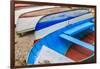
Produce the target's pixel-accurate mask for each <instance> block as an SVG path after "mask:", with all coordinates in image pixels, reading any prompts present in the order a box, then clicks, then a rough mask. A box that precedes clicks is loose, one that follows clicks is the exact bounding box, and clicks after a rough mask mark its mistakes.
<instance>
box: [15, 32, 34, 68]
mask: <svg viewBox="0 0 100 69" xmlns="http://www.w3.org/2000/svg"><path fill="white" fill-rule="evenodd" d="M33 35H34V32H33V31H32V32H29V33H27V34H24V35H23V36H22V37H19V35H17V34H16V33H15V65H16V66H20V65H21V66H22V65H25V64H26V59H27V55H28V53H29V50H30V49H31V47H32V46H33V40H34V36H33Z"/></svg>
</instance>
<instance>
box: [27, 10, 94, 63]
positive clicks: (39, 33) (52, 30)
mask: <svg viewBox="0 0 100 69" xmlns="http://www.w3.org/2000/svg"><path fill="white" fill-rule="evenodd" d="M80 11H83V10H80ZM80 11H78V12H74V13H72V12H71V11H70V12H63V13H57V14H52V15H48V16H47V17H44V18H42V19H41V20H40V21H39V22H38V23H37V25H36V27H35V33H34V37H35V40H34V45H33V47H32V48H31V50H30V52H29V54H28V57H27V64H35V61H36V58H38V56H39V53H40V51H41V49H42V46H43V45H45V46H47V47H48V48H50V49H52V50H54V51H56V52H57V53H59V54H61V55H63V56H65V57H66V58H68V59H71V60H74V62H84V61H86V60H91V59H90V58H93V56H94V46H93V45H92V44H91V43H93V42H94V41H95V39H94V23H93V22H91V21H92V20H93V19H94V16H93V14H92V13H89V12H88V13H84V14H82V13H80ZM66 13H67V14H66ZM76 13H77V14H76ZM68 14H69V15H68ZM71 14H72V15H71ZM55 15H56V16H57V17H59V18H57V17H55V18H54V17H53V16H55ZM89 35H90V36H89ZM91 36H92V37H91ZM87 37H89V38H87ZM43 56H45V55H43ZM54 56H55V55H54ZM93 61H95V60H91V61H88V62H93ZM62 63H63V62H62ZM67 63H72V61H68V62H67Z"/></svg>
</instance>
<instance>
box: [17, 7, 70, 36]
mask: <svg viewBox="0 0 100 69" xmlns="http://www.w3.org/2000/svg"><path fill="white" fill-rule="evenodd" d="M65 10H69V9H68V8H66V7H59V6H35V7H28V8H25V9H20V10H16V12H15V24H16V32H17V33H18V34H20V33H25V32H28V31H32V30H34V26H35V25H36V23H37V22H38V21H39V20H40V19H41V18H42V17H44V16H45V15H48V14H53V13H57V12H62V11H65ZM51 11H52V12H51Z"/></svg>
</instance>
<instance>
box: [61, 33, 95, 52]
mask: <svg viewBox="0 0 100 69" xmlns="http://www.w3.org/2000/svg"><path fill="white" fill-rule="evenodd" d="M60 37H61V38H63V39H65V40H68V41H70V42H72V43H75V44H78V45H80V46H83V47H85V48H87V49H89V50H91V51H94V46H93V45H91V44H89V43H86V42H83V41H81V40H78V39H76V38H74V37H72V36H69V35H66V34H61V35H60Z"/></svg>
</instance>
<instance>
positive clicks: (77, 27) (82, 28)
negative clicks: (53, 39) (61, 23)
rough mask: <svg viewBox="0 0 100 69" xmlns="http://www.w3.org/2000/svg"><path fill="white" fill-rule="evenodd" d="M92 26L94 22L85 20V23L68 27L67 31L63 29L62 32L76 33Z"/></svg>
mask: <svg viewBox="0 0 100 69" xmlns="http://www.w3.org/2000/svg"><path fill="white" fill-rule="evenodd" d="M93 26H94V23H92V22H85V23H82V24H81V25H78V26H75V27H73V28H70V29H68V30H67V31H64V33H65V34H68V35H74V34H77V33H79V32H82V31H84V30H87V29H89V28H91V27H93Z"/></svg>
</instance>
